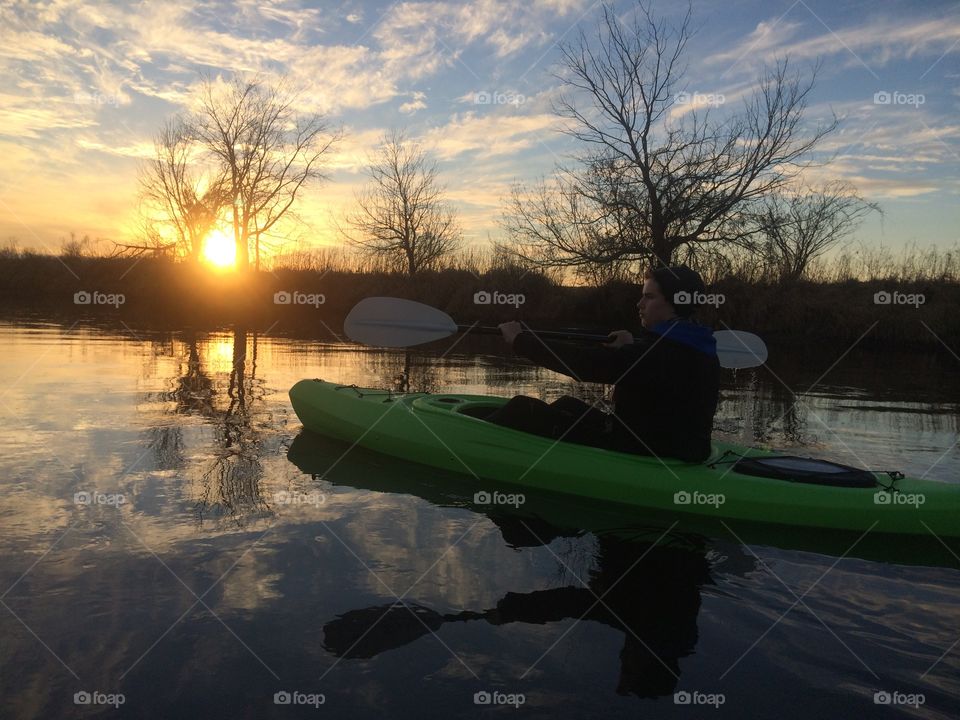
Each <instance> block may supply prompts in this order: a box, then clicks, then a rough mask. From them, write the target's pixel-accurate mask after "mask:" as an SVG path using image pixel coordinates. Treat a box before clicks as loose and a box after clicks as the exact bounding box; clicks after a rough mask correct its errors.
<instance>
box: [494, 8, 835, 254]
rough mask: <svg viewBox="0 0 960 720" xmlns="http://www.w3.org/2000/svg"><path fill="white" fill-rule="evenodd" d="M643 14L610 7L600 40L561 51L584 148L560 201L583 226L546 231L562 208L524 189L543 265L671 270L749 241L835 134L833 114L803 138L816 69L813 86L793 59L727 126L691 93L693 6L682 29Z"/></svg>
mask: <svg viewBox="0 0 960 720" xmlns="http://www.w3.org/2000/svg"><path fill="white" fill-rule="evenodd" d="M638 10H639V11H638V12H637V13H636V14H635V16H634V18H633V19H632V21H631V22H630V23H629V24H626V25H625V24H622V23H621V21H620V20H619V19H618V18H617V16H616V14H615V11H614V9H613V8H612V7H610V6H604V8H603V16H602V18H601V20H600V22H599V24H598V28H597V35H596V37H595V38H590V39H589V40H588V38H587V36H586V35H585V34H583V33H581V35H580V37H579V40H578V41H577V42H574V43H573V44H568V45H564V46H562V47H561V57H562V60H561V64H562V70H563V74H562V75H558V76H557V77H558V78H559V79H560V80H561V81H562V82H563V83H564V85H565V86H566V90H567V92H566V93H565V94H564V95H562V96H561V98H560V99H559V101H558V102H557V103H556V105H555V107H554V112H556V113H557V114H558V115H559V116H561V117H563V118H565V119H566V120H567V122H568V124H567V127H566V128H565V130H564V132H565V133H566V134H567V135H569V136H570V137H572V138H574V139H576V140H578V141H580V142H581V143H583V146H584V147H585V150H584V152H583V154H582V155H581V156H580V158H579V160H580V165H579V166H578V167H576V168H575V169H572V170H571V169H563V168H561V169H559V170H558V175H559V176H560V177H561V181H560V184H561V185H562V186H563V188H564V190H563V197H562V198H561V199H560V200H559V201H558V202H559V203H560V204H561V205H562V206H563V207H564V208H568V209H571V208H572V207H573V203H574V199H573V197H574V196H576V204H577V205H576V209H575V212H568V213H567V214H568V216H569V217H568V220H569V221H570V222H571V223H573V225H572V226H570V227H567V228H559V227H557V226H556V223H554V225H555V226H554V227H548V226H547V225H546V224H545V223H544V222H543V220H544V218H545V217H546V216H547V214H548V213H549V212H550V211H551V210H552V209H555V208H553V207H551V205H550V203H551V202H553V201H552V200H551V199H550V198H545V197H544V195H543V194H542V193H541V192H539V191H537V190H535V191H534V192H532V193H529V192H527V191H526V189H525V188H522V187H518V188H515V189H514V191H513V195H512V202H511V204H510V206H509V208H508V212H507V226H508V228H510V227H511V226H512V228H513V229H515V230H516V229H518V228H519V230H520V232H519V234H518V239H519V240H520V241H521V244H522V243H523V242H527V243H529V244H532V246H533V247H535V248H537V249H539V250H540V257H539V258H536V256H535V255H534V257H533V258H531V259H538V260H539V263H540V264H541V265H550V264H553V265H572V266H577V265H582V264H588V265H589V264H596V263H606V262H612V261H618V260H624V259H627V260H637V261H642V262H647V261H648V260H649V259H651V258H652V259H655V260H656V261H657V262H659V263H663V264H668V263H669V262H670V261H671V259H672V258H673V256H674V253H675V252H676V251H677V250H678V249H679V248H681V247H684V246H687V245H696V244H702V243H708V242H718V241H720V242H735V241H738V240H743V239H744V238H745V237H746V236H747V234H748V233H749V232H750V231H751V227H750V226H749V225H748V224H747V223H746V222H744V218H743V217H742V216H741V212H742V210H743V208H745V207H746V206H748V205H749V204H750V203H751V202H753V201H755V200H757V199H758V198H761V197H763V196H765V195H767V194H769V193H771V192H775V191H776V190H777V189H779V188H780V187H782V186H783V185H784V184H786V183H787V182H789V181H790V180H791V178H793V177H794V176H795V175H796V174H797V173H799V172H800V171H801V170H802V169H803V168H805V167H808V166H809V165H810V164H811V161H810V160H809V154H810V151H811V150H812V149H813V148H814V147H815V145H816V144H817V142H818V141H819V140H820V139H821V138H822V137H823V136H824V135H826V134H827V133H829V132H831V131H832V130H833V129H834V128H835V127H836V124H837V121H836V118H834V119H833V120H832V121H831V122H828V123H826V124H824V125H820V126H818V127H817V128H815V129H813V130H812V131H811V132H810V133H809V134H807V135H806V136H802V135H801V119H802V116H803V113H804V111H805V109H806V105H807V99H808V96H809V93H810V91H811V89H812V88H813V84H814V79H815V77H816V69H814V71H813V74H812V77H811V78H810V79H809V80H808V81H807V82H803V81H801V79H800V77H799V75H796V74H794V73H792V72H791V71H790V70H789V68H788V63H787V62H786V61H783V62H779V63H778V64H777V65H776V67H775V68H773V69H771V70H768V71H767V72H766V73H765V74H764V75H763V76H762V77H761V78H760V80H759V84H758V87H757V89H756V90H755V92H754V94H753V95H752V97H750V98H749V99H747V100H746V101H745V102H744V104H743V107H742V109H741V110H740V112H739V113H728V114H727V116H726V117H725V118H724V119H719V120H718V119H714V117H712V116H711V111H710V110H709V109H707V110H706V111H704V112H702V111H701V110H700V108H699V106H698V104H697V103H698V102H700V101H699V100H698V99H697V95H696V94H694V95H693V96H692V97H691V96H690V95H689V94H686V95H685V94H684V93H683V92H681V91H682V90H683V88H682V86H681V83H682V81H683V75H684V72H685V67H684V66H683V65H682V62H681V58H682V57H683V54H684V52H685V50H686V47H687V43H688V41H689V39H690V37H691V29H690V22H691V13H690V10H689V9H688V11H687V14H686V16H685V17H684V19H683V21H682V22H681V23H680V25H679V27H676V28H673V27H669V26H667V25H666V23H665V22H664V21H663V20H661V19H658V18H656V17H654V16H653V15H652V14H651V12H650V10H649V8H648V7H647V6H646V5H645V4H643V3H642V2H641V3H639V4H638ZM691 100H692V101H693V102H690V101H691ZM720 100H721V99H720V97H719V94H714V97H712V98H711V97H709V96H707V97H706V98H705V103H701V104H707V105H709V104H711V103H712V104H714V105H719V104H720ZM684 103H686V104H684ZM568 196H569V197H568ZM527 249H529V247H528V248H527ZM520 252H521V253H522V252H524V250H523V249H521V250H520Z"/></svg>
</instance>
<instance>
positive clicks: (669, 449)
mask: <svg viewBox="0 0 960 720" xmlns="http://www.w3.org/2000/svg"><path fill="white" fill-rule="evenodd" d="M513 348H514V351H515V352H517V353H518V354H520V355H522V356H524V357H526V358H527V359H529V360H531V361H533V362H534V363H536V364H537V365H540V366H541V367H545V368H548V369H550V370H553V371H555V372H558V373H562V374H564V375H568V376H569V377H572V378H574V379H576V380H579V381H581V382H595V383H605V384H609V385H613V386H614V390H613V402H614V415H615V417H613V418H611V422H610V428H609V440H608V442H606V443H605V446H607V447H609V448H610V449H614V450H619V451H622V452H632V453H638V454H641V455H657V456H662V457H671V458H679V459H681V460H686V461H688V462H703V461H704V460H706V459H707V458H708V457H709V456H710V449H711V448H710V436H711V433H712V431H713V416H714V413H715V412H716V410H717V400H718V396H719V391H720V362H719V360H718V359H717V349H716V341H715V340H714V338H713V333H712V331H711V330H710V329H709V328H707V327H704V326H703V325H698V324H696V323H693V322H690V321H687V320H681V319H675V320H669V321H666V322H663V323H659V324H658V325H656V326H655V327H653V328H652V329H650V330H643V331H642V332H641V334H640V335H639V336H636V337H635V338H634V343H633V344H632V345H625V346H623V347H620V348H616V349H613V348H607V347H584V346H582V345H573V344H570V343H564V342H559V341H545V340H543V339H542V338H539V337H537V336H535V335H534V334H532V333H530V332H522V333H520V334H519V335H517V337H516V338H515V339H514V342H513Z"/></svg>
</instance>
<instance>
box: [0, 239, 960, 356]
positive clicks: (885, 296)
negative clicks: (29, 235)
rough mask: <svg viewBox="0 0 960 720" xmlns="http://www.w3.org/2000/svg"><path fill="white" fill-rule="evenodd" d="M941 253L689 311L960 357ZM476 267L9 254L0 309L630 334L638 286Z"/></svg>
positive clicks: (126, 317)
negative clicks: (368, 302)
mask: <svg viewBox="0 0 960 720" xmlns="http://www.w3.org/2000/svg"><path fill="white" fill-rule="evenodd" d="M944 255H945V254H944V253H940V254H939V255H937V254H936V253H932V254H931V253H927V254H926V255H925V256H921V257H920V259H918V258H917V257H914V258H912V259H911V258H909V257H907V256H905V261H904V262H903V264H901V265H900V266H899V267H894V266H893V265H890V264H889V263H888V264H887V267H886V270H885V272H882V273H881V272H880V270H881V269H882V267H881V265H880V264H879V263H878V264H876V265H875V267H874V270H876V271H877V272H875V273H872V275H873V277H868V278H867V279H859V280H858V279H852V278H850V277H844V272H843V270H844V268H846V272H852V271H853V268H854V266H853V264H852V262H849V261H848V262H847V263H846V265H844V264H843V263H835V264H834V265H833V266H832V268H833V269H832V271H831V270H830V269H829V268H823V269H822V270H821V271H820V272H821V274H820V275H818V274H817V273H816V272H815V273H813V274H812V276H813V278H814V279H810V280H803V281H798V282H794V283H782V282H774V281H772V280H771V279H770V278H765V277H762V276H759V277H756V276H752V275H756V268H755V267H750V266H745V267H744V272H742V273H737V272H731V271H730V269H729V268H727V273H726V274H725V275H723V276H722V277H718V276H715V275H713V274H712V273H711V272H709V270H704V272H705V275H706V277H707V280H708V288H707V289H708V295H707V297H706V298H704V301H705V302H707V303H711V304H705V305H704V306H703V307H702V308H701V311H700V312H699V315H698V317H699V319H700V320H701V321H702V322H705V323H707V324H710V325H712V326H714V327H715V328H718V329H719V328H721V327H723V326H726V327H730V328H736V329H740V330H749V331H752V332H755V333H758V334H759V335H761V336H762V337H764V338H765V339H766V340H767V342H768V343H771V344H782V345H792V344H799V343H804V344H808V345H809V344H811V343H814V344H816V346H817V347H818V348H837V349H838V351H841V352H842V351H843V350H845V349H846V348H847V347H849V346H850V345H852V344H853V343H854V342H855V341H857V340H858V338H861V336H863V338H862V340H860V342H859V345H860V346H861V347H873V348H877V349H883V348H891V349H896V350H909V349H917V350H924V351H937V352H944V353H948V352H952V353H957V354H960V315H958V313H957V311H956V309H957V307H958V305H960V283H958V282H957V274H956V267H954V265H955V263H956V256H955V255H954V256H951V257H949V258H947V260H945V259H944ZM946 255H949V253H947V254H946ZM923 257H925V258H926V261H925V262H926V265H924V263H923V262H921V261H922V260H923ZM483 260H484V258H483V256H481V255H479V254H478V255H475V256H473V257H472V258H470V257H464V256H461V257H460V258H459V260H458V264H457V265H456V266H454V267H448V268H446V269H442V270H432V271H423V272H421V273H418V274H417V275H415V276H413V277H411V276H408V275H406V274H403V273H397V272H386V271H383V270H377V269H376V268H369V267H368V268H366V269H365V270H364V271H358V270H351V269H349V268H347V267H346V266H343V265H340V264H338V263H337V257H336V256H335V255H333V254H328V255H327V256H326V257H324V256H323V255H307V254H303V255H299V256H297V257H288V258H287V259H286V262H284V259H283V258H280V259H279V260H278V262H276V263H275V267H274V269H273V270H271V271H260V272H248V273H245V274H242V273H235V272H222V273H217V272H215V271H212V270H210V269H209V268H207V267H204V266H199V265H196V264H192V263H187V262H177V261H174V260H171V259H164V258H143V259H140V260H131V259H129V258H105V257H88V256H82V255H75V256H53V255H41V254H36V253H30V252H18V251H6V252H0V302H2V303H3V304H4V306H5V307H6V308H7V309H8V313H9V312H16V313H19V314H23V313H27V314H36V315H38V316H47V317H50V316H60V317H64V316H65V317H71V318H74V317H75V318H81V317H95V318H101V319H104V320H109V319H114V320H123V321H124V322H125V323H129V324H132V323H137V324H138V325H141V326H144V325H146V326H151V327H157V328H178V327H192V328H198V329H205V328H215V327H223V326H225V325H228V324H233V323H238V322H242V323H244V324H246V325H249V326H250V327H251V328H252V329H258V330H260V331H262V332H266V331H268V330H269V331H271V332H278V333H279V332H285V333H295V334H297V335H311V336H318V337H323V336H332V335H336V334H339V333H341V330H342V327H343V319H344V317H345V316H346V314H347V313H348V312H349V310H350V309H351V308H352V307H353V306H354V305H355V304H356V303H357V302H358V301H359V300H361V299H363V298H365V297H370V296H377V295H386V296H396V297H404V298H409V299H412V300H418V301H421V302H424V303H427V304H429V305H433V306H435V307H438V308H440V309H442V310H444V311H446V312H448V313H449V314H451V315H452V316H453V317H454V318H455V319H456V320H457V321H458V322H463V323H472V322H474V321H481V322H483V323H486V324H494V323H497V322H502V321H505V320H510V319H520V320H523V321H524V322H527V323H529V324H530V325H531V326H532V327H543V328H557V327H566V328H570V327H578V328H583V329H589V330H593V331H596V330H602V329H615V328H633V327H635V326H636V323H637V318H636V310H635V307H634V304H635V303H636V301H637V300H638V299H639V288H640V285H639V282H627V281H624V280H609V281H607V282H604V283H603V284H600V285H596V286H589V287H588V286H579V287H570V286H564V285H561V284H560V283H559V282H558V278H556V277H550V276H548V275H544V274H542V273H539V272H535V271H528V270H525V269H524V268H522V267H519V266H516V265H510V264H509V263H506V262H499V263H498V262H495V258H491V257H490V256H487V257H486V261H487V262H486V263H484V262H483ZM324 261H326V262H324ZM934 261H935V262H934ZM701 269H703V268H701ZM831 272H832V273H833V275H832V276H831V274H830V273H831Z"/></svg>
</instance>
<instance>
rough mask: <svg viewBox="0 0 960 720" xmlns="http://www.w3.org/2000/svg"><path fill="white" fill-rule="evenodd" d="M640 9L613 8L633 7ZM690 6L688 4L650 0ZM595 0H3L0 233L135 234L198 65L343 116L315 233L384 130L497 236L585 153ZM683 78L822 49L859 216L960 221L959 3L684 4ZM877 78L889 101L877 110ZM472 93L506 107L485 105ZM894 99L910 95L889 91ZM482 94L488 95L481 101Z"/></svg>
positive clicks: (334, 216)
mask: <svg viewBox="0 0 960 720" xmlns="http://www.w3.org/2000/svg"><path fill="white" fill-rule="evenodd" d="M634 7H635V5H634V4H633V3H629V2H619V3H617V4H616V8H617V10H618V12H620V13H621V14H627V13H630V12H632V10H633V8H634ZM653 7H654V9H655V11H656V12H657V13H659V14H662V15H665V16H667V17H668V18H675V19H677V20H679V17H680V16H681V15H682V13H683V11H684V9H685V8H684V7H682V6H681V5H680V4H678V3H672V2H654V3H653ZM599 10H600V7H599V5H598V4H595V3H593V2H587V1H585V0H543V1H540V2H537V1H531V2H523V3H521V2H498V1H495V0H488V1H481V2H474V3H453V2H394V3H388V2H377V3H374V2H346V3H300V2H282V1H280V0H275V1H273V2H236V3H193V2H186V1H177V2H144V3H128V2H116V3H110V2H103V3H90V2H82V1H80V0H53V1H52V2H9V1H8V2H5V3H4V4H3V5H2V7H0V68H2V72H0V242H3V243H5V242H6V241H7V239H8V238H11V237H16V238H17V239H18V241H19V243H20V245H21V247H47V248H48V249H54V248H57V247H59V239H60V238H61V237H63V236H64V235H66V234H67V233H69V232H70V231H71V230H75V231H77V232H78V233H80V234H84V233H90V234H91V235H95V236H104V237H110V238H112V239H118V240H120V239H124V238H125V237H127V236H129V234H130V233H131V232H133V231H134V229H135V227H136V176H137V166H138V163H139V162H141V161H142V159H143V158H145V157H147V156H149V155H150V153H151V151H152V137H153V135H154V134H155V133H156V131H157V130H158V129H159V127H160V125H161V124H162V122H163V121H164V120H165V119H166V118H168V117H170V116H172V115H174V114H175V113H177V112H182V111H184V110H187V109H189V108H190V107H191V104H192V102H193V97H194V92H195V90H196V88H197V86H198V84H199V82H200V80H201V77H202V74H210V75H218V74H219V75H223V76H224V77H229V76H230V75H232V74H234V73H245V74H247V75H250V74H255V73H259V74H263V75H267V76H270V75H275V74H285V75H287V76H288V77H289V79H290V81H291V82H292V83H293V84H294V85H295V86H297V87H299V88H300V89H301V90H302V95H301V98H300V104H301V109H302V110H303V111H304V112H318V111H319V112H323V113H324V114H326V116H327V117H328V119H329V121H330V123H331V124H333V125H337V126H342V127H343V129H344V130H345V132H346V137H345V139H344V141H343V142H342V143H341V144H340V145H339V147H338V149H337V151H336V152H335V153H334V155H333V156H331V158H330V163H329V167H328V170H329V174H330V180H329V181H328V182H327V183H325V184H324V185H322V186H318V187H316V188H314V189H313V190H311V191H310V192H309V193H308V194H307V195H306V196H305V197H304V206H303V207H304V213H303V214H304V215H305V216H306V218H307V219H308V220H309V221H310V223H311V227H312V232H311V236H310V237H311V238H312V242H315V243H316V244H325V243H337V242H339V241H338V239H337V236H336V233H335V231H334V226H335V223H336V222H337V221H338V220H340V221H341V222H342V218H343V215H344V214H345V213H346V212H348V211H349V210H350V206H351V204H352V202H353V198H354V194H355V192H356V191H357V190H358V189H359V188H360V187H361V186H362V184H363V181H364V176H363V175H362V172H361V171H362V167H363V165H364V163H365V161H366V158H367V155H368V154H369V153H370V152H371V151H372V150H373V149H374V148H375V145H376V142H377V139H378V138H379V137H380V136H381V135H382V134H383V133H384V131H387V130H390V129H394V128H403V129H406V131H407V132H408V134H409V135H410V136H411V137H413V138H415V139H417V140H419V141H420V142H421V143H422V144H423V146H424V147H425V149H427V150H428V152H430V153H431V154H432V156H433V157H434V158H435V159H436V160H437V161H438V163H439V167H440V173H441V179H442V181H443V182H444V184H445V185H446V186H447V188H448V196H449V198H450V200H451V201H452V202H453V203H454V204H455V206H456V207H457V209H458V211H459V214H460V218H461V222H462V225H463V228H464V231H465V236H466V237H467V239H468V240H469V241H470V242H474V243H478V244H482V243H485V242H486V240H487V238H488V237H492V238H497V237H499V236H501V234H502V231H501V229H500V226H499V222H498V221H499V219H500V216H501V208H502V204H503V200H504V198H505V197H506V196H507V194H508V193H509V188H510V186H511V184H512V183H514V182H530V181H533V180H536V179H537V178H538V177H540V176H542V175H545V174H549V173H550V172H551V170H552V168H553V167H554V166H555V165H556V164H557V163H558V162H562V161H565V160H566V158H568V157H569V156H570V154H571V153H574V152H576V150H577V146H576V145H575V144H574V142H573V141H572V140H570V139H569V138H568V137H566V136H564V135H562V134H560V133H559V132H558V127H559V122H560V121H559V119H558V118H557V117H556V116H555V115H554V114H553V113H552V112H551V101H553V100H555V99H556V98H557V96H558V93H559V92H560V89H561V83H560V81H559V80H558V79H557V78H556V77H555V75H554V74H555V73H558V72H560V68H559V67H558V65H557V60H558V57H559V56H558V50H557V43H558V42H563V41H571V40H575V39H576V36H577V34H578V33H579V32H580V31H581V30H582V31H584V32H586V33H588V34H589V33H591V32H594V31H595V27H596V22H597V19H598V16H599ZM693 14H694V25H695V27H696V29H697V33H696V35H695V37H694V39H693V40H692V42H691V43H690V46H689V52H688V54H687V62H688V70H687V74H686V77H685V82H684V87H683V89H685V90H686V91H688V92H689V93H691V94H694V93H700V94H703V95H707V94H713V95H714V96H719V95H722V96H723V98H724V100H725V102H724V105H723V106H722V107H721V108H719V111H721V112H722V111H723V110H725V109H735V108H736V107H737V106H738V104H739V103H740V102H741V101H742V97H743V96H744V93H745V92H748V91H749V90H750V88H751V87H752V85H753V82H754V80H755V78H756V77H757V75H758V73H759V72H760V71H761V70H762V67H763V65H764V63H772V62H774V61H775V60H776V59H777V58H782V57H784V56H788V57H789V58H790V60H791V62H792V63H794V64H795V65H796V66H797V67H799V68H802V69H805V70H808V69H809V68H810V67H811V66H812V64H813V63H815V62H817V61H818V60H819V61H820V62H821V63H822V68H821V71H820V75H819V79H818V83H817V87H816V89H815V91H814V94H813V97H812V99H811V103H810V107H809V110H808V114H807V117H808V122H809V123H810V124H811V125H814V124H816V122H817V121H818V120H822V119H824V118H826V117H828V116H829V114H830V113H831V112H836V113H837V114H838V115H839V116H840V117H841V119H842V123H841V126H840V129H839V130H838V131H837V132H836V133H834V134H833V135H832V136H830V137H829V138H828V139H827V140H826V141H825V142H824V144H823V146H822V151H823V153H824V156H827V155H829V156H830V157H831V158H832V159H831V161H830V162H829V163H828V164H826V165H825V166H823V167H821V168H818V169H816V170H815V171H813V172H812V174H811V176H810V178H809V179H810V180H811V181H815V180H823V179H843V180H847V181H849V182H851V183H853V184H854V185H855V186H856V187H857V188H858V189H859V190H860V192H861V193H862V194H863V195H864V196H865V197H866V198H867V199H869V200H872V201H875V202H878V203H879V204H880V205H881V207H882V208H883V210H884V213H885V214H884V217H883V218H882V220H881V218H879V217H874V218H872V219H871V220H869V221H868V222H867V223H866V224H865V225H864V226H863V228H862V229H861V230H860V231H859V233H858V235H857V237H858V239H862V240H863V241H864V242H867V243H870V244H872V245H877V244H878V243H880V242H882V243H883V244H884V245H885V246H889V247H892V248H897V247H899V246H901V245H903V244H905V243H917V244H918V245H920V246H921V247H926V246H930V245H939V246H941V247H949V246H952V245H954V244H955V243H956V242H957V240H958V237H960V234H958V230H957V228H958V227H960V203H958V202H957V200H958V195H960V119H958V118H960V112H958V110H960V62H958V59H960V4H958V3H956V2H952V3H950V2H942V3H940V2H924V3H918V2H915V1H914V2H846V3H838V2H823V1H821V0H806V1H805V0H797V1H796V2H793V1H791V0H786V1H783V2H770V1H766V2H754V1H753V0H725V1H718V2H694V4H693ZM879 92H887V93H891V95H890V97H891V98H892V102H890V103H888V104H883V103H877V102H876V101H875V95H876V93H879ZM478 93H489V96H490V97H491V99H494V100H511V99H512V100H513V101H512V102H495V101H494V102H489V103H478V102H477V98H478ZM892 93H901V95H892ZM481 98H483V96H481Z"/></svg>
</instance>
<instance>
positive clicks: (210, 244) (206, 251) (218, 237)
mask: <svg viewBox="0 0 960 720" xmlns="http://www.w3.org/2000/svg"><path fill="white" fill-rule="evenodd" d="M203 259H204V260H206V261H207V262H208V263H210V264H211V265H213V266H214V267H218V268H230V267H233V265H234V263H235V262H236V259H237V247H236V245H235V244H234V242H233V236H232V235H228V234H227V233H225V232H224V231H223V230H214V231H213V232H212V233H210V234H209V235H207V239H206V240H205V241H204V243H203Z"/></svg>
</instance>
